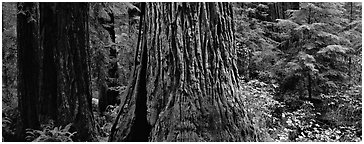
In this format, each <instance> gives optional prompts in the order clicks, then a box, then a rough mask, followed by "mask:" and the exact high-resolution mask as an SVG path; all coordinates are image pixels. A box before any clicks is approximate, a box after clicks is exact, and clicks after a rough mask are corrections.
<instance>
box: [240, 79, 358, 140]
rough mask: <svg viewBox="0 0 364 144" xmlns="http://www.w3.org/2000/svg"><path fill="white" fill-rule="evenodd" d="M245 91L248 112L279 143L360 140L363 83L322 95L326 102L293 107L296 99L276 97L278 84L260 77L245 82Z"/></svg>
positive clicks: (254, 121)
mask: <svg viewBox="0 0 364 144" xmlns="http://www.w3.org/2000/svg"><path fill="white" fill-rule="evenodd" d="M241 85H242V89H241V94H242V97H243V99H244V102H245V106H246V108H247V111H248V114H249V115H250V116H251V118H252V120H253V123H254V124H255V126H256V127H257V128H258V132H259V133H260V134H262V135H263V136H265V137H266V138H265V139H264V141H276V142H292V141H298V142H359V141H361V140H362V134H361V129H362V127H361V117H362V115H361V109H362V106H361V86H355V87H352V88H351V89H349V90H346V91H344V92H338V93H335V94H331V95H321V97H320V99H321V100H322V101H323V102H322V103H321V104H320V105H315V104H313V103H312V102H310V101H303V100H301V102H296V103H294V104H296V105H297V104H299V106H296V107H297V108H295V109H294V110H292V108H291V107H292V106H291V105H292V104H293V103H292V102H278V101H276V100H274V99H273V97H274V93H275V91H274V89H275V88H277V86H276V85H274V84H266V83H264V82H260V81H257V80H253V81H249V82H247V83H242V84H241Z"/></svg>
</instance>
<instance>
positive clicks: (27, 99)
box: [17, 3, 40, 141]
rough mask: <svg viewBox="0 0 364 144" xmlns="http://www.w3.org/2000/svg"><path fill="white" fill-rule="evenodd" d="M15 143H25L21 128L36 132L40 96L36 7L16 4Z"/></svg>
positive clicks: (27, 4) (34, 4)
mask: <svg viewBox="0 0 364 144" xmlns="http://www.w3.org/2000/svg"><path fill="white" fill-rule="evenodd" d="M17 6H18V15H17V41H18V69H19V75H18V102H19V105H18V106H19V111H20V117H21V120H20V126H19V129H18V130H17V133H18V134H17V135H18V140H19V141H24V140H25V129H27V128H31V129H38V128H39V120H38V110H37V100H38V98H39V94H40V85H39V82H40V63H39V62H40V59H39V58H40V57H39V52H40V47H39V31H38V30H39V29H38V28H39V8H38V4H36V3H18V5H17Z"/></svg>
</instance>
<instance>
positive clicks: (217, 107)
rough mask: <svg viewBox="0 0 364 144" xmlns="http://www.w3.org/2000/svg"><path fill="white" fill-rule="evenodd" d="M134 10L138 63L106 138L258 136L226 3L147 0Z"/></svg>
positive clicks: (240, 138) (235, 138) (224, 138)
mask: <svg viewBox="0 0 364 144" xmlns="http://www.w3.org/2000/svg"><path fill="white" fill-rule="evenodd" d="M141 9H142V16H141V23H140V24H141V25H140V27H141V30H142V33H141V34H140V35H139V39H140V40H138V47H137V48H138V49H139V50H137V51H136V55H135V57H136V58H135V59H136V62H135V63H139V62H140V63H139V64H138V65H136V66H135V68H134V71H133V73H132V76H131V80H130V84H129V86H128V88H127V92H126V96H124V97H122V101H121V105H120V107H121V108H120V111H119V113H118V116H117V118H116V121H115V123H114V125H113V127H112V129H111V135H110V137H109V141H257V140H259V139H260V137H259V136H258V135H257V133H256V130H255V129H254V127H253V126H252V123H251V120H250V119H249V118H248V116H247V113H246V111H245V110H244V105H243V102H242V99H241V98H240V95H239V93H238V90H239V85H238V74H237V72H238V71H237V67H236V59H237V56H236V48H235V37H234V21H233V10H232V6H231V5H230V4H229V3H146V4H143V6H142V8H141ZM138 56H140V57H139V58H138ZM137 61H138V62H137Z"/></svg>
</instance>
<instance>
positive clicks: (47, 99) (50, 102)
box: [40, 3, 57, 120]
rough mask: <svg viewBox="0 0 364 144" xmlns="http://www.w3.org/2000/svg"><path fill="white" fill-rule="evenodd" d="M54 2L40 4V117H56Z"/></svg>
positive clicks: (45, 118)
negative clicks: (41, 77)
mask: <svg viewBox="0 0 364 144" xmlns="http://www.w3.org/2000/svg"><path fill="white" fill-rule="evenodd" d="M54 6H55V3H41V4H40V11H41V15H40V28H41V30H40V31H41V44H42V48H43V49H42V50H43V79H42V81H43V83H44V85H42V93H41V94H42V97H41V98H40V103H41V105H40V112H41V115H42V116H46V117H42V119H44V120H47V119H49V118H50V119H53V120H56V119H57V107H56V105H57V75H56V74H57V71H56V65H55V49H56V46H57V45H56V44H57V39H55V38H52V37H55V34H56V33H57V29H56V27H57V20H56V19H55V18H54V17H55V16H56V13H55V10H53V9H52V7H54Z"/></svg>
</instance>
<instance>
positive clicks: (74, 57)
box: [41, 3, 97, 141]
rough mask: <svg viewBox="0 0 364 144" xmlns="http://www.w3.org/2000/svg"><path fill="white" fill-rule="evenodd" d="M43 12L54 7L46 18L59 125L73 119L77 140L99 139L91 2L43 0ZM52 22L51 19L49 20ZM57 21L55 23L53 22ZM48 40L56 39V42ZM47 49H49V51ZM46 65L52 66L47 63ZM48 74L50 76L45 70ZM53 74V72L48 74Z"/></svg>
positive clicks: (45, 29) (45, 25) (54, 106)
mask: <svg viewBox="0 0 364 144" xmlns="http://www.w3.org/2000/svg"><path fill="white" fill-rule="evenodd" d="M41 5H43V6H41V7H42V8H49V9H43V10H42V11H41V15H47V14H45V13H47V12H49V10H51V11H53V12H52V13H51V15H52V16H49V17H48V18H49V19H48V20H49V21H46V20H47V19H45V21H42V22H44V23H43V26H44V27H42V29H43V30H44V32H50V31H52V32H54V33H52V34H53V35H52V36H47V35H45V33H43V34H44V36H43V41H44V46H45V47H46V48H44V49H45V50H46V49H49V50H51V49H53V52H54V55H53V57H54V65H53V66H54V67H55V69H56V70H55V71H56V73H55V77H56V82H57V84H56V93H55V94H54V93H52V94H53V96H52V97H53V98H56V105H53V108H54V109H56V121H55V122H56V125H58V126H59V125H62V126H64V125H67V124H69V123H73V125H72V128H71V131H77V133H76V135H75V137H74V140H75V141H96V140H97V138H96V130H95V122H94V117H93V114H92V106H91V89H90V74H89V69H90V67H89V52H88V49H89V35H88V32H89V30H88V8H89V6H88V3H51V4H49V3H48V4H47V3H41ZM47 22H48V23H47ZM53 23H56V25H55V26H54V25H53V26H50V24H53ZM47 25H48V26H47ZM47 42H49V43H51V42H55V44H54V45H52V44H49V45H47ZM45 52H46V51H45ZM44 67H52V63H45V66H44ZM45 76H47V75H46V74H45ZM48 76H51V75H48Z"/></svg>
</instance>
